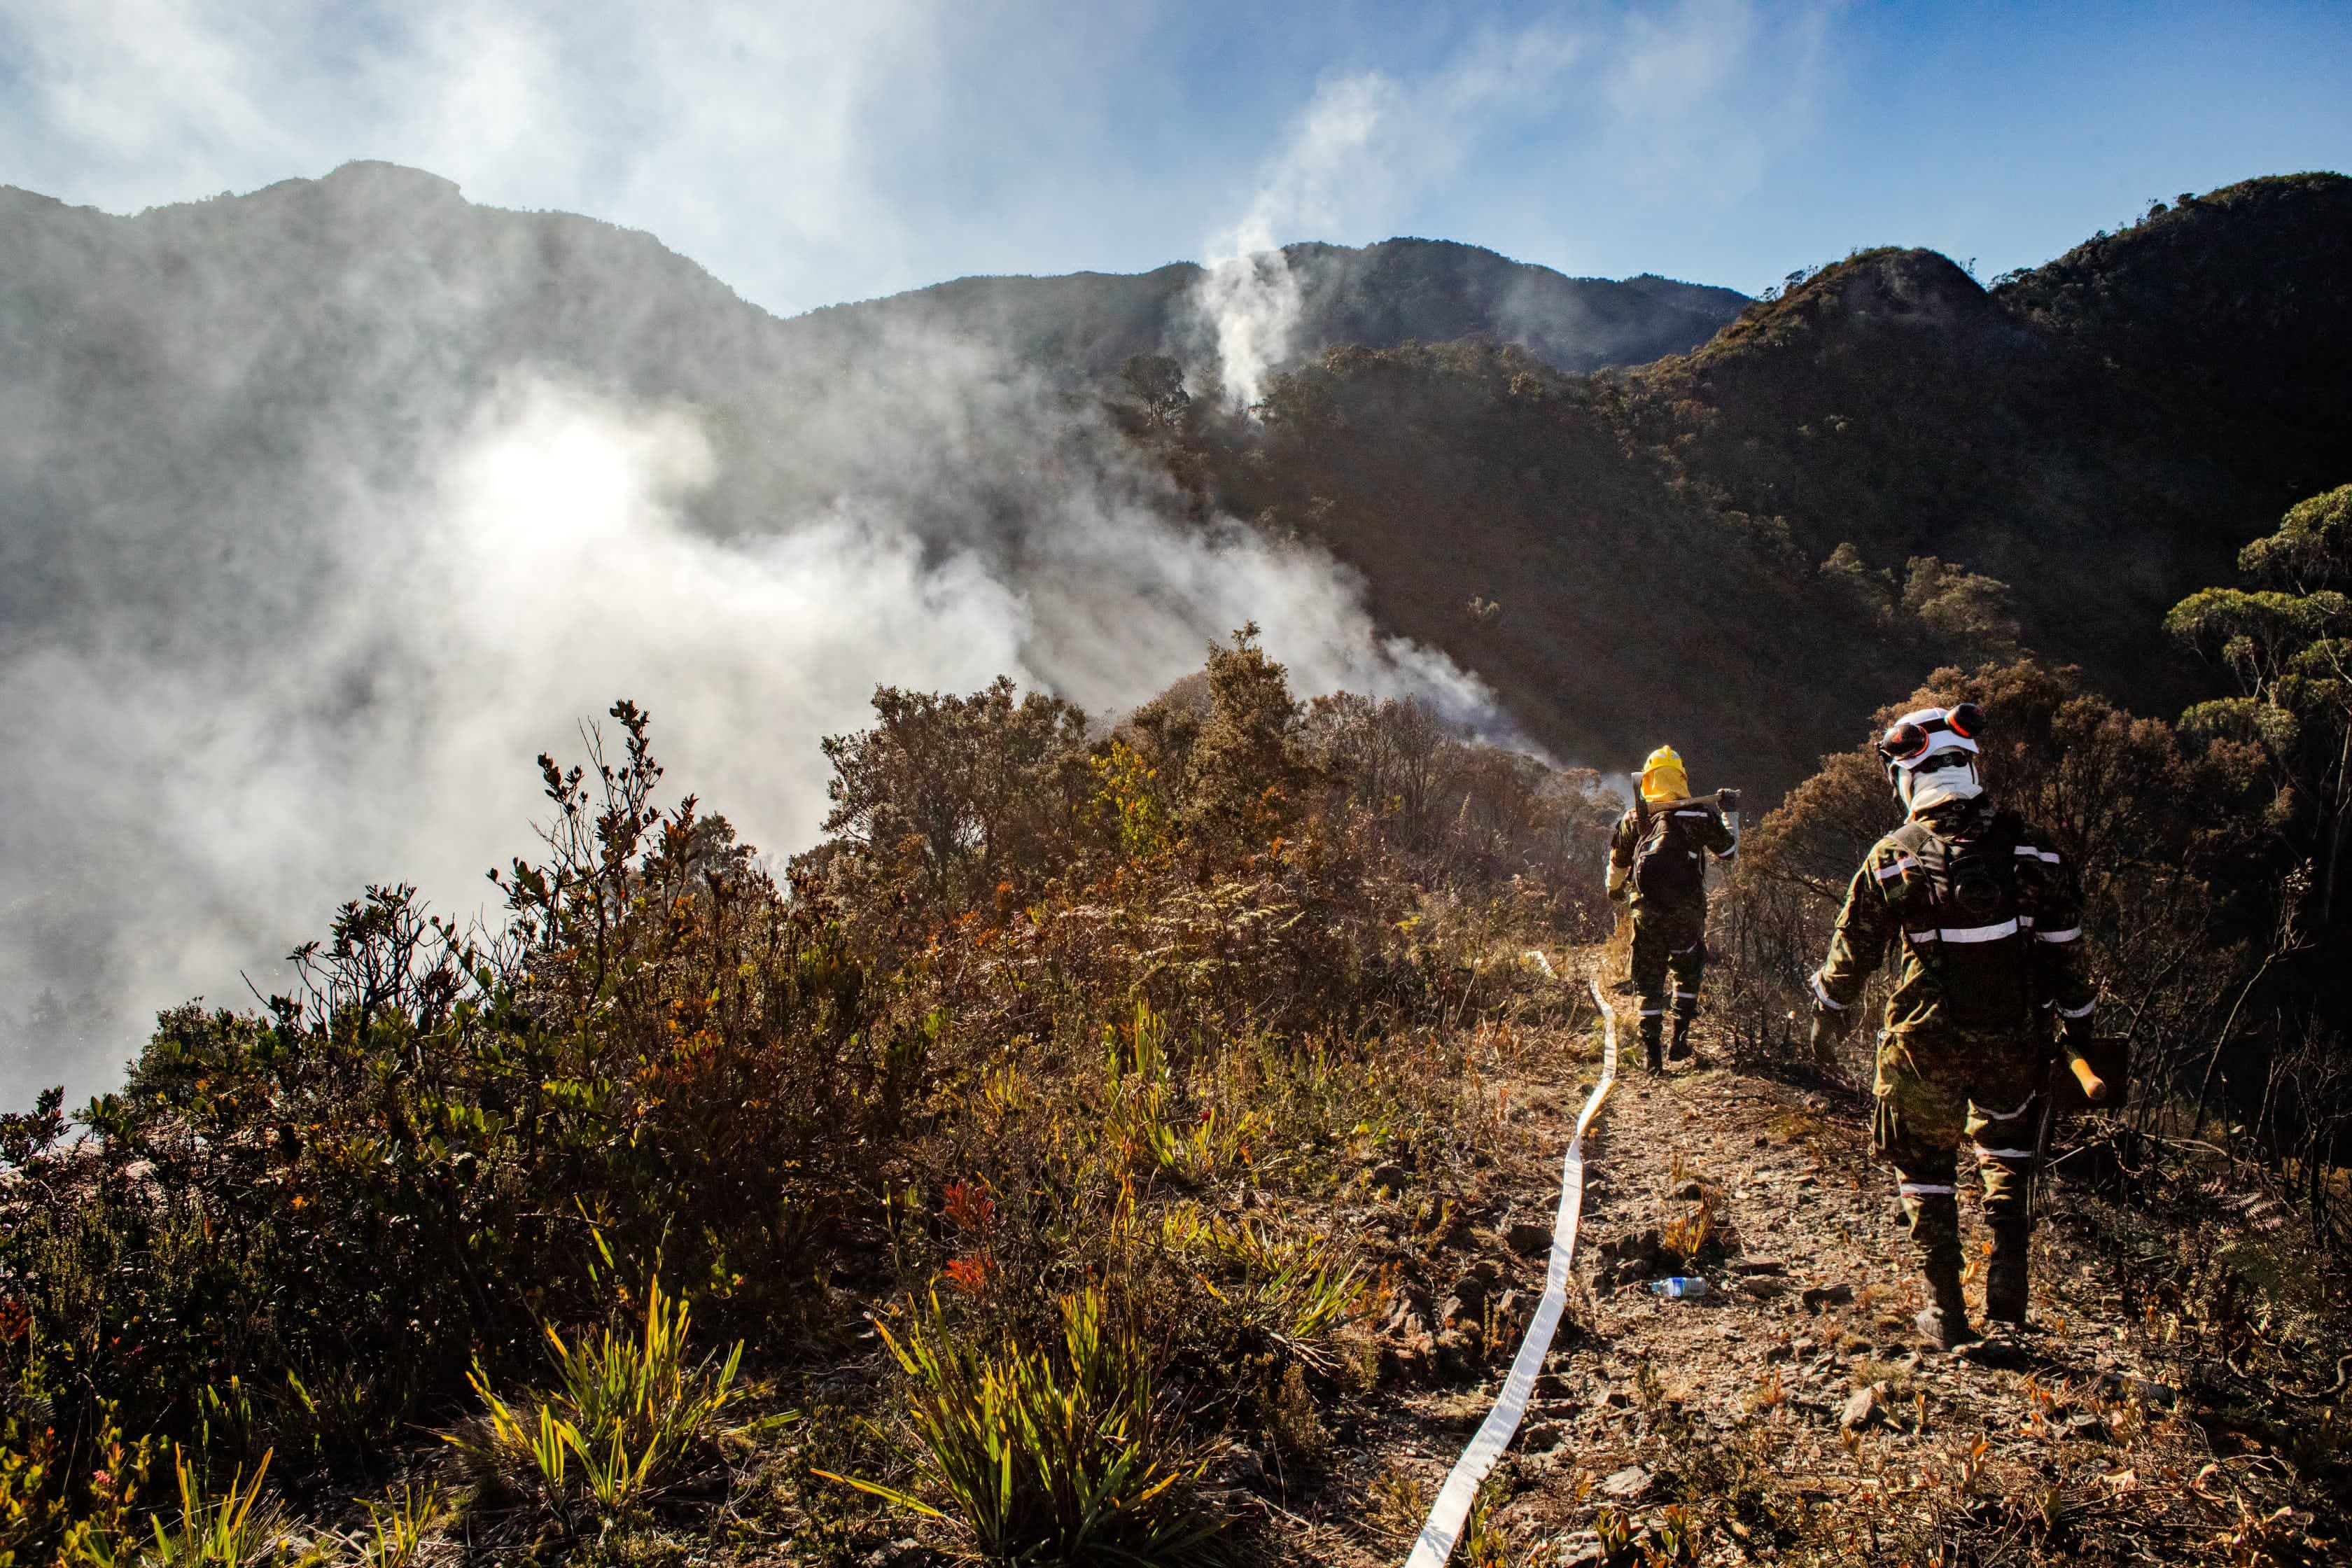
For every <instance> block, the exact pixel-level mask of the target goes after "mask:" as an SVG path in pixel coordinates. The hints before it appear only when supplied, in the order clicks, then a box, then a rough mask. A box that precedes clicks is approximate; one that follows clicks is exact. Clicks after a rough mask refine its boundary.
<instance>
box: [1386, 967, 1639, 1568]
mask: <svg viewBox="0 0 2352 1568" xmlns="http://www.w3.org/2000/svg"><path fill="white" fill-rule="evenodd" d="M1545 967H1546V968H1547V969H1549V967H1550V966H1549V964H1547V965H1546V966H1545ZM1592 1000H1593V1001H1594V1002H1595V1003H1597V1004H1598V1005H1600V1008H1601V1028H1602V1031H1603V1039H1604V1044H1603V1046H1602V1049H1601V1081H1600V1082H1599V1083H1597V1084H1594V1085H1593V1086H1592V1093H1591V1095H1590V1096H1589V1097H1588V1098H1587V1099H1586V1100H1585V1101H1584V1110H1583V1111H1582V1112H1581V1113H1580V1114H1579V1115H1578V1117H1577V1119H1576V1135H1575V1136H1574V1137H1572V1138H1570V1140H1569V1141H1568V1158H1567V1161H1566V1162H1565V1163H1563V1165H1562V1166H1561V1168H1560V1176H1559V1219H1558V1220H1557V1221H1556V1222H1555V1223H1554V1224H1553V1226H1552V1231H1551V1267H1550V1268H1548V1269H1546V1270H1545V1272H1544V1292H1543V1300H1541V1301H1539V1302H1538V1303H1537V1304H1536V1315H1535V1321H1532V1322H1530V1323H1529V1324H1528V1337H1527V1338H1526V1339H1524V1340H1521V1341H1520V1342H1519V1353H1518V1355H1517V1358H1516V1359H1514V1360H1513V1361H1512V1363H1511V1374H1510V1375H1509V1376H1508V1377H1507V1378H1505V1379H1504V1380H1503V1392H1502V1393H1501V1394H1498V1395H1496V1399H1495V1407H1494V1408H1493V1409H1492V1410H1489V1411H1488V1412H1486V1420H1485V1421H1483V1422H1481V1423H1480V1424H1479V1426H1478V1431H1477V1435H1476V1436H1474V1437H1472V1438H1471V1439H1470V1446H1469V1447H1466V1448H1465V1449H1463V1450H1462V1457H1461V1458H1458V1459H1456V1460H1454V1473H1453V1474H1452V1475H1450V1476H1447V1477H1446V1478H1445V1485H1444V1488H1443V1489H1440V1490H1439V1492H1438V1494H1437V1503H1436V1506H1435V1507H1433V1508H1432V1509H1431V1510H1429V1522H1428V1523H1426V1524H1424V1525H1423V1526H1422V1527H1421V1538H1420V1539H1419V1540H1418V1541H1416V1542H1413V1546H1412V1556H1411V1557H1408V1558H1406V1559H1405V1568H1444V1564H1445V1560H1446V1559H1447V1558H1449V1557H1451V1556H1453V1555H1454V1542H1456V1541H1458V1540H1459V1539H1460V1538H1461V1535H1462V1526H1463V1524H1464V1522H1465V1521H1467V1520H1468V1519H1469V1517H1470V1505H1471V1503H1472V1502H1473V1501H1475V1500H1476V1498H1477V1496H1478V1487H1479V1484H1480V1483H1481V1482H1483V1481H1484V1480H1486V1472H1487V1471H1489V1470H1491V1469H1493V1468H1495V1461H1496V1460H1497V1459H1499V1458H1502V1457H1503V1450H1504V1449H1506V1448H1507V1447H1510V1446H1511V1438H1512V1437H1513V1436H1516V1435H1517V1432H1518V1429H1519V1422H1520V1420H1521V1419H1522V1418H1524V1417H1525V1416H1526V1415H1527V1413H1528V1397H1529V1396H1530V1395H1531V1394H1534V1393H1535V1387H1536V1378H1537V1376H1538V1374H1539V1373H1542V1371H1543V1362H1544V1355H1545V1353H1546V1352H1549V1350H1550V1349H1551V1336H1552V1333H1553V1331H1555V1330H1557V1329H1558V1328H1559V1315H1560V1313H1561V1312H1562V1311H1564V1310H1566V1309H1567V1306H1568V1278H1569V1273H1570V1269H1571V1268H1572V1267H1573V1266H1574V1264H1575V1261H1576V1226H1577V1222H1578V1221H1579V1220H1580V1219H1582V1218H1583V1216H1584V1133H1585V1130H1586V1129H1587V1128H1589V1127H1591V1125H1592V1122H1593V1119H1594V1118H1595V1117H1598V1116H1599V1115H1600V1114H1601V1105H1602V1103H1603V1102H1604V1101H1606V1100H1608V1098H1609V1091H1610V1090H1611V1089H1614V1088H1615V1087H1616V1086H1617V1015H1616V1013H1615V1012H1614V1011H1613V1010H1612V1008H1611V1007H1610V1005H1609V1000H1608V998H1607V997H1605V996H1603V995H1601V983H1600V982H1599V981H1598V980H1595V981H1594V982H1592Z"/></svg>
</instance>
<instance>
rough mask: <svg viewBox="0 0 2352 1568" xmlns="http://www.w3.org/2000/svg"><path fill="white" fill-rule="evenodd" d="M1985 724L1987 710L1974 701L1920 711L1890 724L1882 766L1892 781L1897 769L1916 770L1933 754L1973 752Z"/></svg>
mask: <svg viewBox="0 0 2352 1568" xmlns="http://www.w3.org/2000/svg"><path fill="white" fill-rule="evenodd" d="M1984 723H1985V717H1984V710H1983V709H1981V708H1979V707H1978V706H1977V705H1976V704H1975V703H1973V702H1963V703H1960V704H1959V705H1958V706H1957V707H1953V708H1920V709H1916V710H1913V711H1912V712H1909V713H1906V714H1905V715H1903V717H1902V718H1900V719H1897V720H1896V721H1895V722H1894V723H1892V724H1890V725H1888V726H1887V729H1886V733H1885V734H1884V735H1881V736H1880V737H1879V738H1878V763H1879V766H1880V767H1882V768H1883V769H1885V772H1886V776H1887V777H1889V778H1890V779H1891V778H1893V777H1894V776H1895V769H1897V768H1913V767H1916V766H1917V765H1918V764H1919V763H1921V762H1922V761H1923V760H1925V759H1926V758H1927V756H1928V754H1929V753H1931V752H1943V751H1961V752H1973V751H1975V750H1976V749H1977V737H1978V736H1979V735H1981V734H1982V733H1984Z"/></svg>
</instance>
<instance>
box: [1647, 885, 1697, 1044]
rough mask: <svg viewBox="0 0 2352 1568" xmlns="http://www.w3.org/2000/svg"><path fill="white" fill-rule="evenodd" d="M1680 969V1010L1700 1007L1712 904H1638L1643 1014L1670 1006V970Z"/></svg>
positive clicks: (1687, 1013)
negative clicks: (1700, 980)
mask: <svg viewBox="0 0 2352 1568" xmlns="http://www.w3.org/2000/svg"><path fill="white" fill-rule="evenodd" d="M1670 968H1671V969H1672V970H1673V971H1674V974H1675V990H1674V1010H1675V1014H1676V1016H1680V1017H1684V1018H1689V1017H1695V1016H1697V1013H1698V981H1699V976H1700V974H1701V973H1704V972H1705V971H1706V905H1705V904H1700V905H1698V906H1696V908H1691V909H1684V908H1680V907H1678V906H1675V905H1673V904H1655V903H1645V904H1641V905H1638V906H1636V907H1635V909H1634V910H1633V989H1634V990H1636V991H1638V992H1640V993H1641V994H1642V1016H1643V1017H1644V1018H1655V1017H1660V1016H1664V1013H1665V1011H1666V1001H1667V997H1666V971H1667V970H1668V969H1670Z"/></svg>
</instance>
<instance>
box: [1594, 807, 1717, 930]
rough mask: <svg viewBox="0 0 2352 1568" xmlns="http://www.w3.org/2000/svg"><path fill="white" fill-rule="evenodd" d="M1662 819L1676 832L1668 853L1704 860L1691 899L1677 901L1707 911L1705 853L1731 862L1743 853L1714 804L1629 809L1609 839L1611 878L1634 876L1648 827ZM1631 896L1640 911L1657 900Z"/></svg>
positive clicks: (1695, 869)
mask: <svg viewBox="0 0 2352 1568" xmlns="http://www.w3.org/2000/svg"><path fill="white" fill-rule="evenodd" d="M1662 816H1663V817H1666V818H1668V819H1669V820H1670V821H1671V822H1672V824H1673V826H1674V828H1675V832H1674V834H1673V835H1672V837H1669V839H1668V840H1667V844H1666V851H1665V852H1666V853H1669V854H1671V853H1673V852H1674V850H1675V848H1676V847H1680V848H1681V850H1682V851H1683V853H1685V854H1686V855H1688V856H1690V857H1691V858H1693V859H1694V860H1701V864H1700V865H1698V866H1696V867H1693V868H1692V870H1693V872H1694V873H1695V875H1693V876H1692V877H1691V879H1690V882H1691V888H1692V892H1691V896H1690V897H1689V898H1688V899H1687V900H1675V901H1676V902H1684V903H1688V904H1689V905H1690V906H1692V907H1694V908H1696V909H1702V910H1703V909H1705V908H1706V865H1705V863H1704V861H1703V860H1702V859H1701V856H1702V851H1707V852H1712V853H1713V854H1714V856H1715V858H1717V859H1718V860H1729V859H1731V858H1733V857H1734V856H1736V855H1737V854H1738V850H1739V847H1738V843H1737V841H1735V840H1734V839H1733V838H1732V837H1731V829H1730V828H1729V827H1728V826H1726V825H1725V823H1724V820H1723V814H1722V813H1721V812H1719V811H1717V810H1716V808H1715V803H1714V802H1713V801H1710V800H1705V799H1700V800H1674V801H1666V802H1664V803H1663V804H1661V805H1653V806H1649V807H1646V808H1644V807H1643V806H1638V805H1636V806H1629V807H1627V808H1626V811H1625V815H1624V816H1621V817H1619V818H1618V819H1617V829H1616V831H1615V832H1613V833H1612V834H1611V835H1610V836H1609V870H1610V876H1611V879H1612V880H1614V879H1615V877H1616V875H1617V873H1619V872H1621V871H1622V872H1625V873H1627V874H1628V875H1630V874H1631V873H1632V871H1633V857H1634V856H1635V855H1636V854H1637V853H1638V852H1639V851H1640V849H1641V847H1642V839H1643V837H1644V836H1645V833H1646V830H1647V825H1648V824H1649V823H1651V822H1654V821H1656V820H1657V819H1658V818H1660V817H1662ZM1629 893H1630V897H1631V899H1632V900H1633V905H1634V907H1635V908H1637V909H1638V908H1640V907H1641V905H1642V904H1643V902H1644V901H1652V902H1654V901H1656V900H1654V899H1653V900H1644V898H1643V894H1642V892H1641V890H1640V889H1629Z"/></svg>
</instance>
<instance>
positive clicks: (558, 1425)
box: [450, 1275, 744, 1528]
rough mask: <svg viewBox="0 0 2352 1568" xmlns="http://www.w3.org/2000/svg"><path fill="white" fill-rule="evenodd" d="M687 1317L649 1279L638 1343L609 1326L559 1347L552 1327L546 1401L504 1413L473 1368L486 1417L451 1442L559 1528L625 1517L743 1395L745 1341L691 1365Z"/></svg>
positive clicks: (532, 1399) (676, 1472)
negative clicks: (586, 1515) (534, 1499)
mask: <svg viewBox="0 0 2352 1568" xmlns="http://www.w3.org/2000/svg"><path fill="white" fill-rule="evenodd" d="M691 1317H692V1312H691V1309H689V1308H688V1305H687V1303H686V1302H685V1301H684V1300H682V1299H680V1298H678V1297H677V1296H674V1295H672V1294H670V1293H668V1292H667V1291H665V1290H664V1289H662V1285H661V1280H660V1278H659V1277H658V1275H656V1277H655V1278H654V1279H652V1280H651V1281H650V1282H649V1283H648V1285H647V1286H646V1310H645V1320H644V1322H643V1324H642V1325H641V1326H640V1327H639V1329H638V1330H637V1331H635V1332H634V1333H624V1332H621V1331H618V1330H617V1329H616V1328H615V1327H614V1326H613V1325H611V1324H607V1325H606V1326H605V1327H604V1330H602V1331H601V1332H599V1333H598V1334H596V1335H594V1336H590V1335H587V1334H583V1335H581V1336H580V1337H579V1338H577V1339H576V1340H572V1341H569V1342H567V1341H566V1340H565V1339H564V1338H563V1336H562V1334H559V1333H557V1332H556V1331H555V1330H554V1329H552V1328H550V1329H549V1330H548V1331H547V1339H548V1344H549V1346H550V1359H551V1362H552V1363H553V1368H554V1372H555V1377H556V1386H555V1388H554V1390H553V1391H552V1392H551V1393H548V1394H530V1395H527V1396H525V1397H524V1398H523V1399H521V1400H520V1401H518V1402H516V1403H514V1404H511V1405H510V1404H509V1403H508V1402H507V1401H506V1400H504V1399H502V1398H500V1397H499V1394H497V1393H496V1392H495V1391H493V1390H492V1389H491V1387H490V1385H489V1382H488V1378H487V1377H485V1376H484V1375H483V1373H482V1372H481V1370H480V1369H479V1368H476V1369H475V1371H474V1372H473V1373H471V1374H470V1379H469V1380H470V1381H471V1382H472V1384H473V1385H474V1392H475V1393H476V1394H478V1395H479V1396H480V1397H481V1400H482V1405H483V1415H482V1417H481V1418H480V1420H479V1421H478V1422H477V1423H475V1424H473V1425H471V1426H467V1427H466V1428H464V1429H461V1430H460V1431H459V1432H457V1433H456V1434H454V1435H453V1436H451V1438H450V1441H451V1442H453V1443H454V1444H455V1445H456V1446H457V1447H458V1449H459V1450H460V1451H461V1452H463V1453H464V1454H465V1455H466V1456H467V1458H468V1459H469V1460H471V1461H473V1462H474V1463H475V1465H476V1466H477V1467H478V1468H480V1469H482V1470H484V1471H486V1472H487V1473H488V1474H489V1475H490V1476H492V1477H495V1478H497V1479H499V1480H500V1481H501V1482H503V1483H504V1484H506V1485H509V1486H514V1487H517V1488H518V1489H523V1490H527V1491H535V1492H536V1493H538V1494H539V1496H540V1497H541V1499H542V1500H544V1501H545V1502H546V1504H547V1506H548V1508H549V1510H551V1512H553V1513H554V1514H555V1515H556V1517H557V1518H558V1519H559V1520H560V1521H562V1522H563V1523H564V1524H565V1526H566V1527H567V1528H570V1527H572V1526H573V1525H574V1523H575V1521H576V1520H577V1519H578V1517H579V1513H580V1511H581V1509H582V1506H583V1504H593V1509H594V1511H595V1513H596V1515H597V1516H598V1517H600V1518H603V1519H607V1520H609V1519H614V1518H617V1517H620V1516H621V1515H624V1514H625V1513H627V1512H628V1511H629V1510H631V1509H633V1508H634V1507H635V1505H637V1504H638V1503H639V1502H641V1501H642V1500H645V1499H646V1498H647V1497H648V1496H650V1495H652V1494H653V1493H656V1492H658V1491H659V1490H661V1489H663V1488H664V1487H666V1486H668V1485H669V1484H671V1483H672V1482H674V1481H676V1480H677V1479H681V1477H682V1476H683V1475H684V1473H685V1469H686V1467H687V1465H688V1462H689V1461H690V1460H691V1458H693V1456H694V1454H695V1452H696V1450H698V1448H700V1447H702V1446H703V1445H705V1444H706V1443H707V1442H708V1441H709V1440H710V1439H711V1438H713V1437H715V1436H717V1435H718V1433H719V1430H720V1429H721V1421H722V1417H723V1416H724V1415H725V1414H726V1413H727V1412H728V1411H729V1410H730V1408H732V1407H733V1406H734V1405H736V1404H737V1403H738V1402H739V1401H740V1400H741V1399H742V1397H743V1395H744V1390H743V1388H742V1387H741V1386H740V1384H737V1382H736V1380H735V1379H736V1371H737V1369H738V1367H739V1366H740V1363H741V1361H742V1358H743V1345H742V1342H740V1341H738V1342H736V1343H735V1345H734V1346H733V1347H732V1348H731V1349H730V1350H729V1352H727V1356H726V1359H725V1360H724V1361H723V1362H721V1361H718V1360H717V1358H716V1357H715V1356H706V1357H704V1358H703V1359H702V1360H700V1361H698V1362H696V1361H690V1360H688V1354H687V1329H688V1323H689V1321H691ZM714 1363H715V1364H714Z"/></svg>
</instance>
